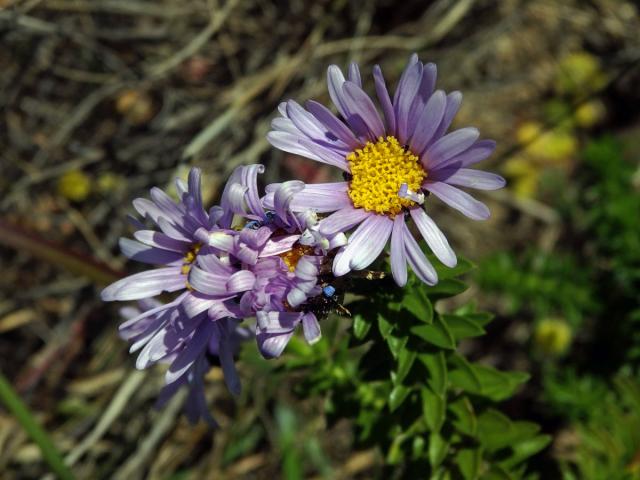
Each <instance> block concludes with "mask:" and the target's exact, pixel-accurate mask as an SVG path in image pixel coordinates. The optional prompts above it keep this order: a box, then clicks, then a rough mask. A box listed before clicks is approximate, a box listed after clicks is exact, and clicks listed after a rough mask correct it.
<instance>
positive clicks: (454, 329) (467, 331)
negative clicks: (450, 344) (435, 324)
mask: <svg viewBox="0 0 640 480" xmlns="http://www.w3.org/2000/svg"><path fill="white" fill-rule="evenodd" d="M442 320H443V321H444V322H445V323H446V324H447V327H449V330H450V331H451V333H452V334H453V336H454V337H455V339H456V340H462V339H464V338H469V337H479V336H480V335H484V334H485V333H486V331H485V330H484V328H482V327H481V326H480V325H478V324H477V323H475V322H474V321H473V320H471V319H469V318H468V317H466V316H462V315H442Z"/></svg>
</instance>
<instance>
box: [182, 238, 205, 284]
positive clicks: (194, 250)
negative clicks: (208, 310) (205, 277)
mask: <svg viewBox="0 0 640 480" xmlns="http://www.w3.org/2000/svg"><path fill="white" fill-rule="evenodd" d="M201 247H202V245H201V244H199V243H194V244H193V245H192V246H191V250H189V251H188V252H187V253H186V254H185V256H184V258H183V259H182V268H181V269H180V272H182V274H183V275H188V274H189V270H191V265H193V262H194V261H195V260H196V257H197V256H198V252H199V251H200V248H201ZM185 285H186V287H187V288H188V289H189V290H193V287H192V286H191V285H190V284H189V281H188V280H187V282H186V284H185Z"/></svg>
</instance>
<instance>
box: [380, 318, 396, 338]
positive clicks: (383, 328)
mask: <svg viewBox="0 0 640 480" xmlns="http://www.w3.org/2000/svg"><path fill="white" fill-rule="evenodd" d="M378 330H379V331H380V335H382V338H384V339H385V340H386V339H387V337H388V336H389V334H390V333H391V330H393V325H392V324H391V323H390V322H389V321H388V320H387V319H386V318H384V317H383V316H382V314H380V313H378Z"/></svg>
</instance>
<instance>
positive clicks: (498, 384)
mask: <svg viewBox="0 0 640 480" xmlns="http://www.w3.org/2000/svg"><path fill="white" fill-rule="evenodd" d="M471 366H472V368H473V370H474V372H475V374H476V376H477V377H478V379H479V380H480V384H481V385H482V388H481V391H480V392H479V393H481V394H482V395H484V396H485V397H488V398H491V399H492V400H494V401H497V402H499V401H501V400H504V399H506V398H509V397H511V396H512V395H513V394H514V393H515V391H516V390H517V389H518V387H519V386H520V385H521V384H523V383H524V382H526V381H527V380H529V374H527V373H525V372H515V371H514V372H502V371H500V370H496V369H495V368H492V367H488V366H486V365H480V364H477V363H474V364H471Z"/></svg>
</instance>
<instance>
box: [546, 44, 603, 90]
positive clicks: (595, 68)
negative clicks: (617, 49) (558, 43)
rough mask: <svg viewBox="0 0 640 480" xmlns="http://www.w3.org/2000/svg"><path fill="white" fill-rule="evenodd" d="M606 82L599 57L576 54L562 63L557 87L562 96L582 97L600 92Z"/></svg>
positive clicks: (556, 81)
mask: <svg viewBox="0 0 640 480" xmlns="http://www.w3.org/2000/svg"><path fill="white" fill-rule="evenodd" d="M606 82H607V77H606V75H605V74H604V72H603V71H602V69H601V68H600V61H599V60H598V58H597V57H595V56H593V55H591V54H590V53H587V52H575V53H570V54H569V55H567V56H566V57H564V58H563V59H562V60H561V61H560V64H559V65H558V72H557V75H556V80H555V87H556V90H557V91H558V92H559V93H562V94H571V95H576V94H578V95H580V94H585V93H589V92H593V91H595V90H598V89H599V88H601V87H603V86H604V85H605V83H606Z"/></svg>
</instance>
